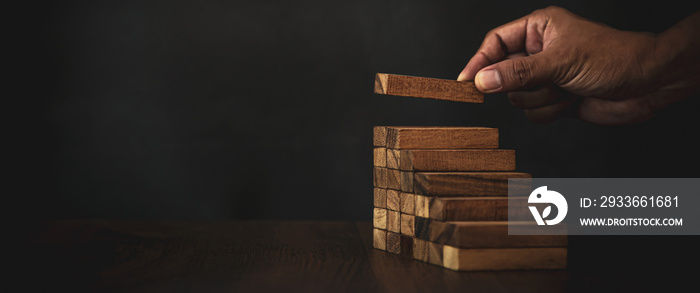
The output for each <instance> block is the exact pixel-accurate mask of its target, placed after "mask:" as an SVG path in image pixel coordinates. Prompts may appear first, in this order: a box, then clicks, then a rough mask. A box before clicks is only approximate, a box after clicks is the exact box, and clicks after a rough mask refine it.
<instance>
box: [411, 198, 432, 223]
mask: <svg viewBox="0 0 700 293" xmlns="http://www.w3.org/2000/svg"><path fill="white" fill-rule="evenodd" d="M414 197H415V199H416V206H415V209H416V213H415V215H416V216H418V217H423V218H429V217H430V216H429V210H430V206H429V205H430V198H429V197H427V196H425V195H418V194H415V195H414Z"/></svg>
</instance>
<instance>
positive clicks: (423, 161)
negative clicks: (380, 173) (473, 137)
mask: <svg viewBox="0 0 700 293" xmlns="http://www.w3.org/2000/svg"><path fill="white" fill-rule="evenodd" d="M386 167H387V168H391V169H399V170H401V171H438V172H451V171H514V170H515V151H513V150H501V149H467V150H394V149H388V151H387V154H386Z"/></svg>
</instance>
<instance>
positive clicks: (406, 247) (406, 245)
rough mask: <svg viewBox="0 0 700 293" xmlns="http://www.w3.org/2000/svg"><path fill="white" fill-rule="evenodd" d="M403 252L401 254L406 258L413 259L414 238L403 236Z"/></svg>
mask: <svg viewBox="0 0 700 293" xmlns="http://www.w3.org/2000/svg"><path fill="white" fill-rule="evenodd" d="M400 241H401V251H400V254H401V255H403V256H405V257H410V258H413V237H410V236H406V235H401V240H400Z"/></svg>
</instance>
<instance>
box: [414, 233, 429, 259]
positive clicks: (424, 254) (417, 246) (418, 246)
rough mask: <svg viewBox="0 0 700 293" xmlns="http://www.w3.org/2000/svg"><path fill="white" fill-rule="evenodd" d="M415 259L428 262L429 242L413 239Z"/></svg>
mask: <svg viewBox="0 0 700 293" xmlns="http://www.w3.org/2000/svg"><path fill="white" fill-rule="evenodd" d="M413 259H415V260H419V261H422V262H428V241H425V240H423V239H418V238H414V239H413Z"/></svg>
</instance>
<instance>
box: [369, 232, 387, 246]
mask: <svg viewBox="0 0 700 293" xmlns="http://www.w3.org/2000/svg"><path fill="white" fill-rule="evenodd" d="M372 230H373V233H372V236H373V237H372V247H374V248H376V249H379V250H386V231H384V230H380V229H376V228H375V229H372Z"/></svg>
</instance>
